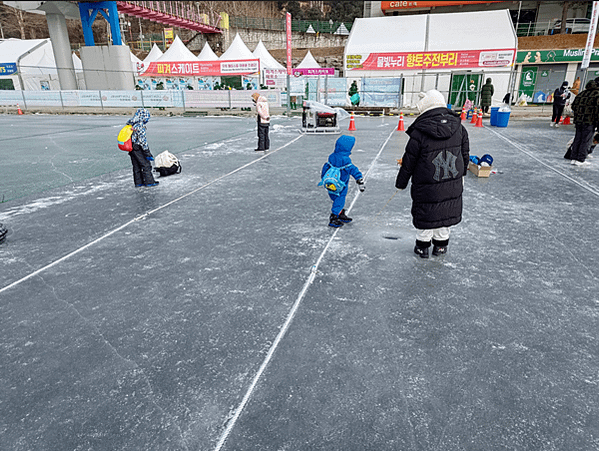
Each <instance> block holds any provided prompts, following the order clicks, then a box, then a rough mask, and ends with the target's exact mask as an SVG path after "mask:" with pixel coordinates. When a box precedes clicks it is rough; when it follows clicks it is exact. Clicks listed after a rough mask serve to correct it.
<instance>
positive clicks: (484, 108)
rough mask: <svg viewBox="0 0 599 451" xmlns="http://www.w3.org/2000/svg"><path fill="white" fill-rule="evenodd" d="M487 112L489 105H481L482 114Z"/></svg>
mask: <svg viewBox="0 0 599 451" xmlns="http://www.w3.org/2000/svg"><path fill="white" fill-rule="evenodd" d="M488 112H489V105H483V113H488Z"/></svg>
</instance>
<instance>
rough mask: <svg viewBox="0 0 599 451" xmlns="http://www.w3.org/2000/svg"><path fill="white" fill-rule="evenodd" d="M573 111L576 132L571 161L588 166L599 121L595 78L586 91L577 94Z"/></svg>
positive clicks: (598, 87)
mask: <svg viewBox="0 0 599 451" xmlns="http://www.w3.org/2000/svg"><path fill="white" fill-rule="evenodd" d="M572 112H573V113H574V126H575V128H576V132H575V134H574V141H573V142H572V152H571V157H572V160H571V161H570V163H571V164H573V165H576V166H586V165H589V164H590V163H589V162H588V161H586V159H587V156H588V154H589V149H590V147H591V140H592V139H593V133H594V131H595V127H596V126H597V123H598V122H599V86H597V83H595V81H594V80H591V81H589V82H588V83H587V84H586V86H585V89H584V91H582V92H581V93H580V94H578V95H577V96H576V98H575V99H574V102H572Z"/></svg>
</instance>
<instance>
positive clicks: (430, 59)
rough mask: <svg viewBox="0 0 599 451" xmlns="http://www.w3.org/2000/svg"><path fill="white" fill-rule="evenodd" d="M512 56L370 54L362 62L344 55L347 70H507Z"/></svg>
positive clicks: (502, 52) (492, 52) (492, 53)
mask: <svg viewBox="0 0 599 451" xmlns="http://www.w3.org/2000/svg"><path fill="white" fill-rule="evenodd" d="M515 57H516V49H501V50H460V51H447V52H402V53H371V54H369V55H368V57H367V58H366V59H365V60H364V61H362V55H347V56H346V66H347V69H348V70H398V69H402V70H420V69H455V68H464V67H509V66H511V65H512V64H513V63H514V59H515Z"/></svg>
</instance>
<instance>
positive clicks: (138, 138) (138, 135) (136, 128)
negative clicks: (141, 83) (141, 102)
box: [127, 108, 150, 151]
mask: <svg viewBox="0 0 599 451" xmlns="http://www.w3.org/2000/svg"><path fill="white" fill-rule="evenodd" d="M149 120H150V113H149V111H148V110H146V109H145V108H139V109H138V110H137V111H136V112H135V114H134V115H133V117H132V118H131V119H129V120H128V121H127V124H129V125H131V128H132V129H133V134H132V135H131V142H133V144H137V145H138V146H139V147H141V148H142V149H143V150H144V151H149V150H150V148H149V147H148V142H147V141H146V124H147V123H148V121H149Z"/></svg>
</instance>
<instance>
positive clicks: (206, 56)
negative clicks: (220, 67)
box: [198, 42, 218, 61]
mask: <svg viewBox="0 0 599 451" xmlns="http://www.w3.org/2000/svg"><path fill="white" fill-rule="evenodd" d="M198 60H199V61H216V60H218V56H217V55H216V53H214V52H213V51H212V49H211V48H210V46H209V45H208V43H207V42H206V44H204V47H203V48H202V51H201V52H200V54H199V55H198Z"/></svg>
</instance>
